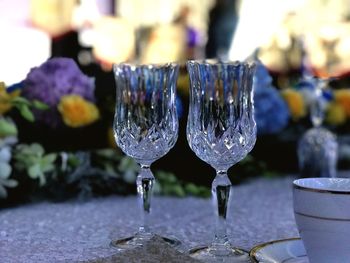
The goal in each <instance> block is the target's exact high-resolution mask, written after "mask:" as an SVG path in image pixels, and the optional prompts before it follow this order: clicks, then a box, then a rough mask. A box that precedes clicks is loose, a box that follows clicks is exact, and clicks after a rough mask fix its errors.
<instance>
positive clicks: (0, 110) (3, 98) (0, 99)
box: [0, 82, 20, 115]
mask: <svg viewBox="0 0 350 263" xmlns="http://www.w3.org/2000/svg"><path fill="white" fill-rule="evenodd" d="M19 94H20V91H19V90H16V91H14V92H11V93H8V92H7V91H6V87H5V83H4V82H0V114H1V115H3V114H5V113H6V112H8V111H9V110H10V109H11V108H12V103H11V100H12V99H14V98H15V97H17V96H18V95H19Z"/></svg>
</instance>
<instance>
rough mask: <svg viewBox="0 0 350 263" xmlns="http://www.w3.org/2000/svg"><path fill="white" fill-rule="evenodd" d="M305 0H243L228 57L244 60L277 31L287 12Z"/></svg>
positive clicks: (296, 7)
mask: <svg viewBox="0 0 350 263" xmlns="http://www.w3.org/2000/svg"><path fill="white" fill-rule="evenodd" d="M304 2H305V0H295V1H286V0H284V1H281V0H264V1H261V0H244V1H242V4H241V8H240V14H239V21H238V24H237V29H236V33H235V35H234V38H233V41H232V45H231V48H230V51H229V59H231V60H244V59H246V58H247V57H249V56H250V55H251V54H253V53H254V51H255V50H256V49H257V48H258V47H259V46H261V45H262V44H264V43H266V42H267V41H268V40H269V39H270V38H271V37H272V35H273V34H274V33H275V32H276V31H277V29H278V27H279V26H280V25H281V23H282V21H283V19H284V18H285V16H286V14H287V13H288V12H291V11H294V10H296V9H298V8H299V7H300V6H301V5H302V4H303V3H304Z"/></svg>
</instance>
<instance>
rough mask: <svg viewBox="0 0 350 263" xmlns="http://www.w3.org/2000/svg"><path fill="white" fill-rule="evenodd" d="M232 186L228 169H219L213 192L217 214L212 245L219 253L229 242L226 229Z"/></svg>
mask: <svg viewBox="0 0 350 263" xmlns="http://www.w3.org/2000/svg"><path fill="white" fill-rule="evenodd" d="M231 186H232V184H231V181H230V179H229V178H228V176H227V171H226V170H217V171H216V177H215V179H214V181H213V183H212V188H211V192H212V199H213V204H214V207H215V214H216V228H215V239H214V242H213V244H212V247H213V249H214V250H216V251H217V252H218V253H221V252H220V251H222V250H225V249H226V246H227V245H228V242H229V241H228V237H227V230H226V216H227V209H228V207H229V201H230V193H231Z"/></svg>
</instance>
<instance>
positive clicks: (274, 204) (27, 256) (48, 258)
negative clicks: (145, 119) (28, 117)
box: [0, 178, 298, 263]
mask: <svg viewBox="0 0 350 263" xmlns="http://www.w3.org/2000/svg"><path fill="white" fill-rule="evenodd" d="M291 184H292V179H291V178H284V179H258V180H254V181H251V182H249V183H246V184H243V185H240V186H237V187H234V188H233V196H232V197H233V198H232V203H231V209H230V211H229V218H228V220H229V223H228V233H229V236H230V238H231V241H232V243H233V244H235V245H239V246H240V247H242V248H244V249H246V250H249V249H250V248H251V247H252V246H254V245H256V244H258V243H261V242H266V241H270V240H275V239H282V238H289V237H295V236H298V233H297V230H296V225H295V223H294V216H293V209H292V191H291V189H292V188H291ZM152 213H153V214H152V221H153V229H154V232H156V233H160V234H163V235H168V236H169V235H170V236H174V237H176V238H178V239H179V240H181V241H182V242H183V247H184V248H190V247H192V246H197V245H200V244H206V243H207V242H208V241H210V240H211V238H212V234H213V229H214V224H213V222H214V221H213V216H212V207H211V201H210V199H198V198H183V199H181V198H171V197H155V198H154V199H153V211H152ZM138 224H139V210H138V209H137V202H136V197H134V196H132V197H116V196H114V197H108V198H98V199H93V200H90V201H88V202H85V203H81V202H66V203H40V204H33V205H26V206H22V207H17V208H11V209H3V210H1V211H0V262H1V263H8V262H11V263H12V262H28V263H30V262H33V263H34V262H35V263H37V262H40V263H42V262H164V261H166V262H196V261H194V260H191V259H190V258H189V257H188V256H187V255H185V254H183V255H181V254H180V253H179V252H177V251H175V250H173V249H172V248H169V247H168V246H167V245H166V244H163V243H162V242H160V241H158V240H155V241H154V242H151V243H150V244H149V245H148V246H146V247H144V248H139V249H137V250H135V251H131V252H123V253H120V252H117V251H116V250H114V249H113V248H110V247H109V242H110V240H111V239H113V238H118V237H119V238H120V237H125V236H128V235H130V234H133V233H134V232H135V231H136V230H137V226H138Z"/></svg>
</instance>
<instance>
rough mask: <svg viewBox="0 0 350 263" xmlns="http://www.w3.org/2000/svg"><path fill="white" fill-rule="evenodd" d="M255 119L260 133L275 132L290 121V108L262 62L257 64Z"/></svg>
mask: <svg viewBox="0 0 350 263" xmlns="http://www.w3.org/2000/svg"><path fill="white" fill-rule="evenodd" d="M254 104H255V121H256V124H257V130H258V134H274V133H278V132H280V131H281V130H283V129H284V128H285V127H286V126H287V124H288V122H289V117H290V113H289V109H288V105H287V103H286V102H285V101H284V100H283V98H282V97H281V95H280V93H279V92H278V91H277V89H276V88H275V87H273V86H272V79H271V76H270V75H269V73H268V71H267V70H266V68H265V67H264V66H263V65H262V64H260V63H259V64H258V65H257V69H256V74H255V78H254Z"/></svg>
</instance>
